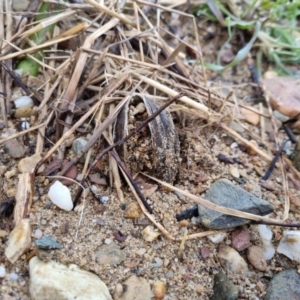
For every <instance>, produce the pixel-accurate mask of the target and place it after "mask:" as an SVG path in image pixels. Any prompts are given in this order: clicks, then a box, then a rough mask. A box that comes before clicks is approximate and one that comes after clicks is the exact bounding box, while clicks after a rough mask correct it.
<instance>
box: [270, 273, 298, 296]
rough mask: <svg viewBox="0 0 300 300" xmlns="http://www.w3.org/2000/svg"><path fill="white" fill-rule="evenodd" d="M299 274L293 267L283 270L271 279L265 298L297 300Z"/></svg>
mask: <svg viewBox="0 0 300 300" xmlns="http://www.w3.org/2000/svg"><path fill="white" fill-rule="evenodd" d="M299 286H300V275H299V274H298V273H297V271H296V270H294V269H289V270H284V271H281V272H280V273H278V274H277V275H275V276H274V277H273V279H272V280H271V282H270V284H269V287H268V289H267V293H266V297H265V300H282V299H289V300H299V299H300V289H299Z"/></svg>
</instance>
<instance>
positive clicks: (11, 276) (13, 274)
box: [9, 273, 19, 281]
mask: <svg viewBox="0 0 300 300" xmlns="http://www.w3.org/2000/svg"><path fill="white" fill-rule="evenodd" d="M9 278H10V279H11V280H12V281H17V280H18V279H19V275H18V274H16V273H10V274H9Z"/></svg>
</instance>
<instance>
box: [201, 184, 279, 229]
mask: <svg viewBox="0 0 300 300" xmlns="http://www.w3.org/2000/svg"><path fill="white" fill-rule="evenodd" d="M204 198H205V199H206V200H209V201H211V202H212V203H215V204H217V205H219V206H223V207H227V208H232V209H236V210H240V211H243V212H248V213H252V214H255V215H259V216H264V215H267V214H270V213H271V212H273V211H274V207H273V206H272V205H271V204H270V203H269V202H267V201H265V200H263V199H260V198H257V197H256V196H254V195H253V194H250V193H248V192H247V191H245V190H243V189H242V188H240V187H238V186H236V185H234V184H232V183H231V182H230V181H228V180H225V179H222V180H218V181H217V182H215V183H214V184H213V185H212V186H211V188H210V189H209V190H208V191H207V193H206V195H205V197H204ZM198 211H199V217H200V219H201V224H202V225H203V226H205V227H206V228H210V229H225V228H232V227H237V226H241V225H244V224H247V223H249V222H250V220H247V219H243V218H238V217H234V216H230V215H224V214H222V213H219V212H217V211H214V210H212V209H210V208H207V207H205V206H204V205H202V204H199V205H198Z"/></svg>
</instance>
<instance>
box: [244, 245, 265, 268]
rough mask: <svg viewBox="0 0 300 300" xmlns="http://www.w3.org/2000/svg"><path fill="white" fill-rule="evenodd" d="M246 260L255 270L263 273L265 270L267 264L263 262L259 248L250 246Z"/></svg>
mask: <svg viewBox="0 0 300 300" xmlns="http://www.w3.org/2000/svg"><path fill="white" fill-rule="evenodd" d="M247 258H248V260H249V262H250V263H251V265H252V266H253V267H254V268H255V269H256V270H258V271H261V272H264V271H265V270H266V269H267V262H266V260H265V257H264V253H263V251H262V249H261V248H260V247H259V246H255V245H252V246H250V247H249V248H248V252H247Z"/></svg>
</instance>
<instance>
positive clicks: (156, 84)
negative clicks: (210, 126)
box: [133, 72, 210, 115]
mask: <svg viewBox="0 0 300 300" xmlns="http://www.w3.org/2000/svg"><path fill="white" fill-rule="evenodd" d="M133 75H134V76H135V77H137V78H138V79H140V80H143V81H144V82H146V83H148V84H149V85H151V86H152V87H156V88H157V89H159V90H160V91H161V92H164V93H166V94H167V95H169V96H170V97H175V95H177V92H176V91H174V90H172V89H171V88H169V87H167V86H165V85H162V84H161V83H159V82H156V81H154V80H152V79H150V78H147V77H145V76H142V75H140V74H138V73H136V72H135V73H133ZM179 100H180V101H182V102H184V103H185V104H187V105H189V106H191V107H193V108H196V109H199V110H201V111H203V112H205V113H207V114H208V115H209V114H210V111H209V109H208V108H207V107H206V106H205V105H204V104H201V103H199V102H196V101H194V100H192V99H190V98H189V97H187V96H183V97H181V98H180V99H179Z"/></svg>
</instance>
